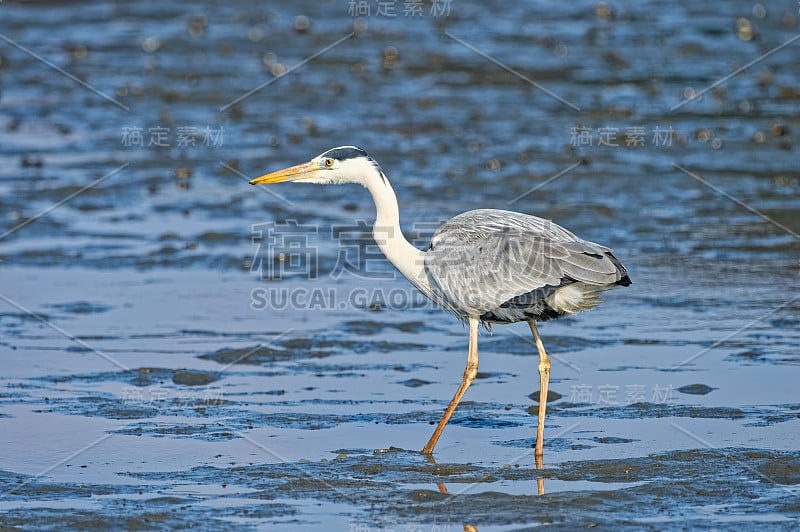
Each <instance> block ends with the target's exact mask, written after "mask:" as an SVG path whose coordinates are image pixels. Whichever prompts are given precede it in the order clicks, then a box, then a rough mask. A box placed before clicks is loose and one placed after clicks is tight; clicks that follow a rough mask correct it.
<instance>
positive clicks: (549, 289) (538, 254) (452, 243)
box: [425, 209, 627, 316]
mask: <svg viewBox="0 0 800 532" xmlns="http://www.w3.org/2000/svg"><path fill="white" fill-rule="evenodd" d="M425 268H426V270H427V272H428V274H429V276H430V277H431V278H432V280H433V281H434V282H435V284H436V286H437V288H438V290H439V291H440V297H443V298H444V299H446V300H447V301H446V304H445V307H446V308H448V309H449V310H451V311H453V312H455V313H456V314H460V315H462V316H463V315H483V314H484V313H487V312H490V311H492V310H493V309H497V308H499V307H501V306H502V305H504V304H505V305H507V306H508V305H511V306H523V305H525V304H530V303H533V302H535V301H538V300H541V299H543V298H545V297H547V296H548V295H550V294H552V293H553V292H554V291H555V290H556V289H557V288H559V287H561V286H564V285H565V284H570V283H575V282H580V283H586V284H588V285H596V286H598V287H602V286H607V285H613V284H614V283H617V282H619V281H620V280H621V279H623V278H626V277H627V272H626V271H625V269H624V267H622V265H621V264H620V263H619V261H617V260H616V259H615V258H614V257H613V255H611V250H610V249H609V248H607V247H605V246H601V245H599V244H595V243H594V242H589V241H586V240H582V239H580V238H578V237H577V236H575V235H574V234H573V233H571V232H569V231H567V230H566V229H564V228H563V227H561V226H559V225H556V224H554V223H553V222H551V221H549V220H544V219H542V218H538V217H535V216H530V215H526V214H520V213H515V212H511V211H501V210H493V209H479V210H474V211H469V212H466V213H464V214H461V215H458V216H456V217H455V218H453V219H451V220H449V221H448V222H446V223H445V224H443V225H442V226H441V227H440V228H439V229H438V230H437V231H436V233H435V234H434V235H433V238H432V239H431V247H430V249H429V251H428V252H427V253H426V256H425Z"/></svg>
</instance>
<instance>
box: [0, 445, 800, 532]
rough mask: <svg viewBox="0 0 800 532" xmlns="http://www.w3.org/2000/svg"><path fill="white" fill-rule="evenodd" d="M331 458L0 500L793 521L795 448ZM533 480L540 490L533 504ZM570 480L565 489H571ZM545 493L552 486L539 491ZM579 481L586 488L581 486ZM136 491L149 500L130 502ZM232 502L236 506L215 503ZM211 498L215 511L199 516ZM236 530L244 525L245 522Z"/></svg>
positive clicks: (45, 488)
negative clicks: (500, 460)
mask: <svg viewBox="0 0 800 532" xmlns="http://www.w3.org/2000/svg"><path fill="white" fill-rule="evenodd" d="M334 452H336V453H338V454H337V457H336V458H331V459H326V460H323V461H315V462H310V461H298V462H287V463H277V464H250V465H232V466H231V467H225V468H223V467H212V466H198V467H194V468H191V469H188V470H184V471H174V472H140V473H135V472H129V473H126V474H125V475H124V476H125V477H129V478H131V479H132V480H133V482H131V483H130V484H125V485H121V486H105V485H91V484H89V485H86V484H54V483H49V482H47V481H46V480H43V479H40V478H33V477H23V476H20V475H14V474H10V473H6V474H3V475H2V476H0V482H2V485H3V491H4V493H5V494H6V495H5V500H6V502H13V501H20V502H21V501H32V500H39V501H43V500H50V501H53V500H60V499H64V498H69V499H84V500H85V499H86V498H87V496H88V495H90V494H97V495H100V494H105V495H114V497H96V496H95V497H94V498H92V501H93V503H94V504H95V508H94V509H93V510H92V511H91V512H81V511H76V512H71V513H70V514H69V515H62V521H61V522H60V523H59V524H60V525H61V526H62V527H64V526H67V527H73V526H77V525H79V524H86V523H88V522H89V521H88V519H90V516H91V519H94V520H96V521H98V522H99V521H101V520H103V519H109V520H107V521H103V522H104V523H105V524H106V525H108V523H127V525H125V526H126V527H130V526H132V525H142V526H143V527H145V528H148V527H151V528H152V527H162V528H163V527H173V526H181V527H185V526H188V525H189V524H190V523H194V525H193V527H194V528H198V527H199V528H200V529H201V530H202V529H205V528H203V527H207V526H208V525H209V524H210V525H219V523H220V521H218V520H219V519H225V518H226V517H230V516H236V517H240V518H246V517H247V516H248V515H249V516H250V517H258V518H259V519H260V520H261V522H260V525H262V526H263V525H264V524H265V523H279V522H286V521H285V519H288V518H292V517H293V516H295V515H297V514H298V513H299V512H300V510H299V509H298V506H297V504H298V502H296V501H308V502H311V503H314V504H316V505H318V506H322V507H331V508H335V507H336V505H342V504H344V505H351V506H350V508H351V510H350V511H349V512H348V513H349V515H350V516H351V519H352V522H357V523H359V524H361V525H363V526H370V527H389V526H395V527H396V526H398V525H399V524H411V523H433V522H436V523H439V524H443V525H444V524H447V525H450V526H456V525H459V526H461V525H474V526H478V527H480V526H481V525H521V524H555V525H561V526H567V527H594V526H597V525H598V524H602V525H604V526H607V525H618V526H635V527H640V528H645V529H649V528H659V529H663V528H664V527H665V526H666V527H672V526H677V527H682V528H685V527H694V526H700V527H708V526H709V524H712V526H721V525H722V526H724V525H725V524H726V523H730V520H731V519H734V520H735V521H736V523H737V527H742V526H745V527H746V526H748V525H750V526H753V525H757V524H762V526H763V523H764V522H769V523H770V528H771V529H776V530H790V529H791V528H792V527H793V526H794V524H796V521H795V520H796V519H798V518H800V508H798V505H797V501H796V492H795V491H794V489H793V486H795V485H797V484H798V483H800V452H774V451H764V450H758V449H738V448H728V449H719V450H683V451H676V452H669V453H661V454H656V455H650V456H645V457H640V458H626V459H620V460H592V461H580V462H566V463H562V464H559V465H556V466H551V467H545V468H544V469H537V468H536V467H535V465H533V464H532V463H526V462H523V463H515V464H501V465H496V466H493V465H482V464H446V463H442V464H439V463H432V462H431V461H430V460H429V459H426V458H425V457H423V456H422V455H419V454H416V453H410V452H397V453H387V454H380V455H376V454H373V453H371V452H369V451H366V450H364V451H353V450H350V451H341V450H340V451H334ZM531 461H532V457H531ZM540 481H541V482H542V487H543V488H544V492H545V494H544V495H542V496H537V494H536V493H537V488H538V485H539V484H538V483H539V482H540ZM20 483H22V484H20ZM572 483H574V485H575V489H570V485H571V484H572ZM587 483H591V484H587ZM207 485H213V486H218V488H219V489H218V490H216V492H215V493H214V494H213V495H207V496H204V497H202V498H201V497H196V496H186V495H177V494H173V493H170V489H175V490H178V491H184V492H186V491H188V490H191V487H192V486H207ZM426 485H428V486H430V488H425V487H424V486H426ZM550 485H553V486H559V490H558V491H556V492H553V493H550V492H549V491H548V486H550ZM588 485H591V486H592V488H588V489H587V486H588ZM140 492H144V493H152V496H150V497H142V498H140V499H139V500H138V501H137V500H131V498H132V495H134V494H137V493H140ZM226 492H230V494H229V493H226ZM233 494H236V495H233ZM234 497H235V498H236V500H237V501H238V502H239V503H240V504H239V505H238V506H232V505H230V504H228V503H227V502H226V501H227V500H231V501H233V500H234V499H233V498H234ZM211 500H215V501H216V502H217V503H216V505H214V506H218V507H219V508H220V510H219V511H216V512H213V513H211V514H210V513H209V512H207V507H208V506H211V505H209V502H210V501H211ZM293 501H295V502H293ZM245 510H247V511H245ZM251 512H252V513H251ZM350 512H352V513H350ZM206 517H207V518H209V519H210V520H209V521H207V522H205V523H204V522H203V520H202V519H201V518H206ZM2 519H3V523H4V524H5V525H6V526H22V525H25V524H30V523H32V522H34V521H33V520H34V519H36V520H38V521H36V522H38V523H44V524H46V523H51V522H52V523H55V521H54V515H53V509H50V508H36V507H34V508H30V507H27V508H23V507H18V508H15V509H13V510H12V511H10V512H6V513H5V514H4V515H3V518H2ZM241 527H242V528H248V523H247V521H246V520H245V521H244V522H242V523H241Z"/></svg>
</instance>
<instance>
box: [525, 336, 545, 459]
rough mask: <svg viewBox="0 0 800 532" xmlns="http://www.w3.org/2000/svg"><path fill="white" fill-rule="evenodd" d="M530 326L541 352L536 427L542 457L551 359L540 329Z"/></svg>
mask: <svg viewBox="0 0 800 532" xmlns="http://www.w3.org/2000/svg"><path fill="white" fill-rule="evenodd" d="M528 325H530V327H531V332H532V333H533V339H534V341H535V342H536V349H537V350H538V351H539V423H538V424H537V426H536V456H542V455H543V454H544V416H545V412H546V410H547V386H548V385H549V384H550V359H549V358H548V357H547V352H546V351H545V350H544V344H543V343H542V338H541V337H540V336H539V329H537V328H536V322H534V321H533V320H528Z"/></svg>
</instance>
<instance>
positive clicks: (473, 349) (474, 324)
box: [422, 317, 478, 454]
mask: <svg viewBox="0 0 800 532" xmlns="http://www.w3.org/2000/svg"><path fill="white" fill-rule="evenodd" d="M477 374H478V318H472V317H470V319H469V352H468V355H467V367H466V369H464V378H463V379H461V386H459V387H458V390H457V391H456V394H455V395H454V396H453V399H452V400H451V401H450V404H449V405H447V410H445V411H444V415H443V416H442V419H441V421H439V425H438V426H437V427H436V430H435V431H433V435H432V436H431V439H430V440H428V443H426V444H425V447H423V448H422V453H423V454H433V448H434V447H436V442H437V441H439V436H441V435H442V431H443V430H444V427H445V425H447V422H448V421H450V416H452V415H453V412H454V411H455V409H456V407H457V406H458V403H459V402H460V401H461V398H462V397H464V394H465V393H466V392H467V388H469V385H470V384H472V381H474V380H475V375H477Z"/></svg>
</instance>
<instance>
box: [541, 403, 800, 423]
mask: <svg viewBox="0 0 800 532" xmlns="http://www.w3.org/2000/svg"><path fill="white" fill-rule="evenodd" d="M799 409H800V405H775V406H765V407H761V406H746V407H745V406H743V407H741V408H731V407H704V406H696V405H677V404H667V403H633V404H629V405H621V406H604V407H596V406H592V405H589V404H581V403H557V404H555V405H553V407H552V408H549V412H548V413H553V414H556V413H557V415H558V416H562V417H594V418H609V419H643V418H664V417H678V418H695V419H732V420H737V419H748V420H752V421H751V423H756V424H759V426H762V425H766V424H772V423H780V422H783V421H790V420H794V419H798V418H800V412H799V411H798V410H799ZM538 412H539V410H538V406H531V407H529V408H528V413H529V414H530V415H532V416H536V415H538Z"/></svg>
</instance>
